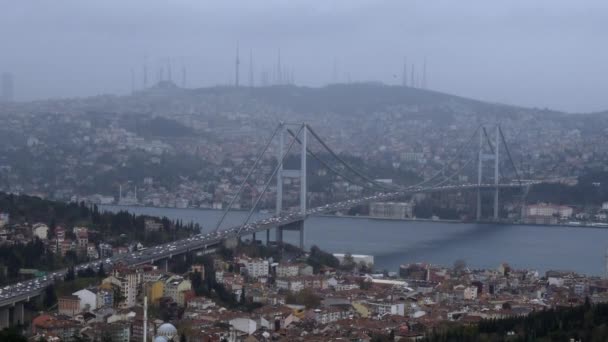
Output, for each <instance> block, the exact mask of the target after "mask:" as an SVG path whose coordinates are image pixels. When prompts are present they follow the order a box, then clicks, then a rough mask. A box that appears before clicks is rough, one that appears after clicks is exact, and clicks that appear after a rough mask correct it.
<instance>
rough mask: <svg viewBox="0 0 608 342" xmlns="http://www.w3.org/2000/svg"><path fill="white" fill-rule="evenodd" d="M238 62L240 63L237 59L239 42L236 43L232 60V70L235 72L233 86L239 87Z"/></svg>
mask: <svg viewBox="0 0 608 342" xmlns="http://www.w3.org/2000/svg"><path fill="white" fill-rule="evenodd" d="M239 64H241V61H240V60H239V43H238V42H237V43H236V59H235V61H234V70H235V74H234V86H235V87H237V88H238V87H239Z"/></svg>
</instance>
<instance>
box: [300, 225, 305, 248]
mask: <svg viewBox="0 0 608 342" xmlns="http://www.w3.org/2000/svg"><path fill="white" fill-rule="evenodd" d="M300 249H301V250H304V221H302V224H301V226H300Z"/></svg>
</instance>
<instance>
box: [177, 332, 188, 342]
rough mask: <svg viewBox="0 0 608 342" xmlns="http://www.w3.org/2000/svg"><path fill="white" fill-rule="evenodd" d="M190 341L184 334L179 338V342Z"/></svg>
mask: <svg viewBox="0 0 608 342" xmlns="http://www.w3.org/2000/svg"><path fill="white" fill-rule="evenodd" d="M187 341H188V340H187V339H186V335H185V334H184V333H182V334H181V335H180V336H179V342H187Z"/></svg>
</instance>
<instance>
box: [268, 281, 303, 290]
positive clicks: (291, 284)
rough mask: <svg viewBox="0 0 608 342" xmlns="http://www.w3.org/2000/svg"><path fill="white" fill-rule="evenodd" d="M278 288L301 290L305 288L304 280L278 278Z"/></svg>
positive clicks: (276, 283)
mask: <svg viewBox="0 0 608 342" xmlns="http://www.w3.org/2000/svg"><path fill="white" fill-rule="evenodd" d="M275 285H276V287H277V289H281V290H288V291H291V292H300V291H302V290H303V289H304V282H303V281H302V280H300V279H294V278H277V279H276V281H275Z"/></svg>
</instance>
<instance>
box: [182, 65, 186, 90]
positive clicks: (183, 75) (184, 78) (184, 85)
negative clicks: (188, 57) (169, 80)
mask: <svg viewBox="0 0 608 342" xmlns="http://www.w3.org/2000/svg"><path fill="white" fill-rule="evenodd" d="M182 88H186V67H185V66H182Z"/></svg>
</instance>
